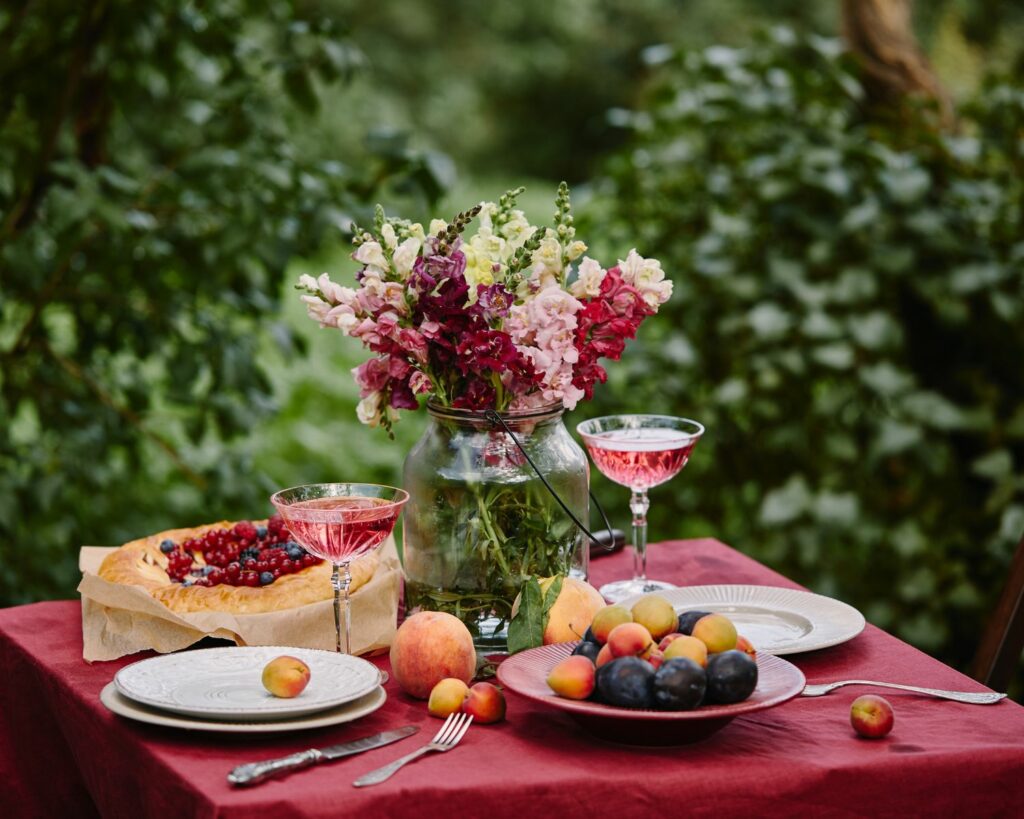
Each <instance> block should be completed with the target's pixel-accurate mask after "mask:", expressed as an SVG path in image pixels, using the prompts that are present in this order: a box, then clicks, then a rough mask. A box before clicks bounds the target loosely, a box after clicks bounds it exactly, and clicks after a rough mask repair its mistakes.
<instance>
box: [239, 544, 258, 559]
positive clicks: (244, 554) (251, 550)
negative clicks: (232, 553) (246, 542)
mask: <svg viewBox="0 0 1024 819" xmlns="http://www.w3.org/2000/svg"><path fill="white" fill-rule="evenodd" d="M249 558H252V559H253V560H259V559H260V550H259V549H257V548H256V547H255V546H249V547H248V548H245V549H242V551H241V552H239V554H238V559H239V560H248V559H249Z"/></svg>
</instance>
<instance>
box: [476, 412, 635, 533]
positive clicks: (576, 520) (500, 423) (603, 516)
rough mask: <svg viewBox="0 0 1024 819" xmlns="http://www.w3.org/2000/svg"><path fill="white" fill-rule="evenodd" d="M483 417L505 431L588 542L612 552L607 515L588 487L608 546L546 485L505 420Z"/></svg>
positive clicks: (497, 416)
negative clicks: (606, 535) (608, 541)
mask: <svg viewBox="0 0 1024 819" xmlns="http://www.w3.org/2000/svg"><path fill="white" fill-rule="evenodd" d="M484 417H485V418H486V419H487V420H488V421H490V422H491V423H492V424H493V425H494V426H501V428H502V429H504V430H505V432H506V433H507V434H508V437H509V438H511V439H512V442H513V443H514V444H515V445H516V446H517V447H518V448H519V451H520V452H522V453H523V457H524V458H526V460H527V462H528V463H529V464H530V466H531V467H533V471H534V472H536V473H537V477H538V478H540V480H541V483H543V484H544V488H545V489H547V490H548V492H550V493H551V497H553V498H554V499H555V500H556V501H558V505H559V506H561V507H562V509H563V510H565V514H567V515H568V516H569V517H570V518H572V522H573V523H575V524H576V525H577V526H578V527H579V528H580V530H581V531H582V532H583V533H584V534H585V535H586V536H587V537H588V538H590V541H591V542H592V543H596V544H597V545H598V546H600V547H601V548H602V549H604V550H606V551H609V552H610V551H613V550H614V548H615V541H614V538H613V537H612V536H611V535H612V525H611V523H610V522H609V520H608V515H606V514H605V513H604V509H603V508H602V506H601V504H600V503H599V502H598V500H597V498H596V497H595V496H594V493H593V492H592V491H591V489H590V487H589V486H588V487H587V494H588V495H590V500H591V501H593V503H594V506H596V507H597V511H598V512H600V513H601V519H602V520H603V521H604V525H605V527H606V528H605V531H607V532H608V535H609V540H610V541H611V543H610V544H606V543H605V542H604V541H603V540H601V539H600V538H598V537H597V535H595V534H594V533H593V532H591V531H590V530H589V529H588V528H587V527H586V526H584V525H583V523H582V522H581V521H580V519H579V518H578V517H576V515H575V514H574V513H573V511H572V510H571V509H570V508H569V507H568V506H567V505H566V503H565V501H563V500H562V498H561V497H560V496H559V494H558V493H557V492H556V491H555V490H554V487H552V486H551V484H550V483H548V479H547V478H545V477H544V475H543V473H542V472H541V471H540V470H539V469H538V468H537V464H535V463H534V462H533V458H531V457H530V456H529V454H528V453H527V451H526V448H525V447H524V446H523V445H522V444H521V443H520V441H519V438H518V437H517V436H516V434H515V433H514V432H513V431H512V429H511V428H510V427H509V425H508V424H506V423H505V419H504V418H502V417H501V415H500V414H499V413H498V412H497V410H493V409H489V410H486V411H485V412H484Z"/></svg>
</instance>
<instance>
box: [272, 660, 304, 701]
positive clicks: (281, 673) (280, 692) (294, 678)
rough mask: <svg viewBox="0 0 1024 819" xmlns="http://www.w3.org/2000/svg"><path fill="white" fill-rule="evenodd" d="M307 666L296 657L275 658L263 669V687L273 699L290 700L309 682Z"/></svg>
mask: <svg viewBox="0 0 1024 819" xmlns="http://www.w3.org/2000/svg"><path fill="white" fill-rule="evenodd" d="M310 676H311V674H310V670H309V666H308V665H306V664H305V663H304V662H302V660H300V659H299V658H298V657H292V656H290V655H287V654H286V655H284V656H282V657H275V658H274V659H273V660H271V661H270V662H269V663H267V664H266V665H265V666H264V667H263V677H262V681H263V687H264V688H266V689H267V691H269V692H270V693H271V694H273V695H274V696H275V697H281V698H283V699H291V698H292V697H297V696H299V694H301V693H302V692H303V691H305V690H306V686H307V685H309V680H310Z"/></svg>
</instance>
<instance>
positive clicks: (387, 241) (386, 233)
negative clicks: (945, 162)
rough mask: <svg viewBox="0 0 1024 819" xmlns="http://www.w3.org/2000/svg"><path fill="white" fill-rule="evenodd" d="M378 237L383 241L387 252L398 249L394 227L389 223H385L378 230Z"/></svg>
mask: <svg viewBox="0 0 1024 819" xmlns="http://www.w3.org/2000/svg"><path fill="white" fill-rule="evenodd" d="M380 235H381V237H383V239H384V246H385V247H387V248H388V250H394V249H395V248H396V247H398V236H397V235H396V234H395V227H394V225H392V224H391V223H390V222H385V223H384V225H383V226H382V227H381V229H380Z"/></svg>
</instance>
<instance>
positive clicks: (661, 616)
mask: <svg viewBox="0 0 1024 819" xmlns="http://www.w3.org/2000/svg"><path fill="white" fill-rule="evenodd" d="M630 614H632V616H633V622H634V623H639V624H640V625H642V626H643V627H644V628H646V629H647V630H648V631H649V632H650V633H651V637H653V638H654V639H655V640H660V639H661V638H662V637H664V636H665V635H666V634H671V633H672V632H673V631H675V630H676V629H677V627H678V626H679V617H678V616H677V615H676V610H675V609H674V608H672V604H671V603H669V602H668V600H666V599H665V598H664V597H660V596H658V595H657V594H646V595H644V596H643V597H641V598H640V599H639V600H637V601H636V603H634V604H633V608H632V610H631V611H630Z"/></svg>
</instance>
